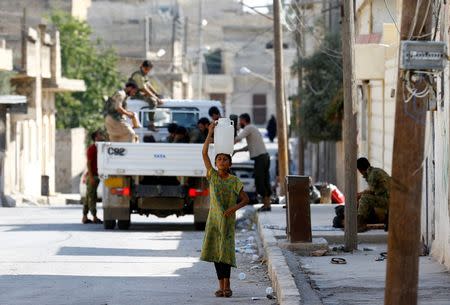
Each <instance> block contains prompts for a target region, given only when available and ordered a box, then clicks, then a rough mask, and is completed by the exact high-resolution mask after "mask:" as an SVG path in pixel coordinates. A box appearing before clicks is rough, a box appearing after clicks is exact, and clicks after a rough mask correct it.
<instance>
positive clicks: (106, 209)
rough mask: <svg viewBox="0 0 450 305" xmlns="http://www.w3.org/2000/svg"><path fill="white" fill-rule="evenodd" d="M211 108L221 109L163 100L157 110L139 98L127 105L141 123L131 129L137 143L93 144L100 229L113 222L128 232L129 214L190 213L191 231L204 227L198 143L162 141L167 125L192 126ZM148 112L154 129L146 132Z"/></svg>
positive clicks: (203, 187) (208, 103)
mask: <svg viewBox="0 0 450 305" xmlns="http://www.w3.org/2000/svg"><path fill="white" fill-rule="evenodd" d="M212 106H216V107H218V108H219V109H221V103H220V102H218V101H193V100H165V101H164V105H163V106H160V107H159V108H157V109H156V110H150V109H149V108H148V106H147V104H146V103H145V102H143V101H140V100H131V101H129V102H128V109H129V110H131V111H134V112H136V113H138V116H139V119H140V122H141V123H142V128H139V129H136V130H135V131H136V134H137V135H138V136H139V143H118V142H100V143H98V144H97V145H98V146H97V148H98V169H99V174H100V176H101V177H102V179H103V185H104V187H103V196H102V201H103V213H104V215H103V217H104V227H105V229H114V228H115V226H116V222H117V225H118V227H119V229H123V230H126V229H128V228H129V226H130V215H131V214H140V215H147V216H148V215H150V214H153V215H156V216H158V217H167V216H169V215H177V216H183V215H187V214H194V223H195V226H196V228H198V229H201V228H203V227H204V225H205V223H206V219H207V216H208V211H209V196H208V195H209V194H208V183H207V181H206V178H205V176H206V169H205V167H204V165H203V161H202V156H201V151H202V144H189V143H187V144H181V143H180V144H179V143H167V141H166V139H167V136H168V131H167V127H168V125H169V124H170V123H176V124H178V125H181V126H184V127H186V128H187V129H193V128H196V127H197V121H198V120H199V118H201V117H208V110H209V108H210V107H212ZM150 112H154V119H153V121H154V128H148V127H149V126H148V125H149V113H150ZM144 139H146V140H147V141H148V139H151V142H152V143H144Z"/></svg>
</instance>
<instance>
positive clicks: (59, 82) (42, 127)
mask: <svg viewBox="0 0 450 305" xmlns="http://www.w3.org/2000/svg"><path fill="white" fill-rule="evenodd" d="M13 51H14V52H15V53H18V54H23V58H21V62H22V64H23V66H22V67H21V69H20V72H19V73H18V74H15V75H14V76H13V78H12V80H11V83H12V85H13V86H14V87H15V91H16V93H18V94H20V95H24V96H26V97H27V101H28V102H27V104H26V105H25V106H24V107H20V108H16V109H14V110H13V111H10V112H9V113H8V114H7V117H6V126H7V140H6V157H5V169H6V170H5V172H6V173H7V175H6V177H5V193H7V194H20V195H23V196H25V197H29V198H33V199H35V198H38V197H39V196H41V195H46V196H48V195H50V194H53V193H54V192H55V149H56V148H55V147H56V143H55V133H56V125H55V113H56V109H55V94H56V93H58V92H71V91H83V90H85V84H84V81H82V80H72V79H67V78H64V77H63V76H62V75H61V57H60V56H61V54H60V44H59V33H58V32H57V31H56V32H53V33H52V34H50V33H48V32H47V30H46V26H45V25H40V26H39V28H38V29H34V28H28V27H27V28H26V30H25V31H24V37H23V44H22V46H21V48H20V49H13Z"/></svg>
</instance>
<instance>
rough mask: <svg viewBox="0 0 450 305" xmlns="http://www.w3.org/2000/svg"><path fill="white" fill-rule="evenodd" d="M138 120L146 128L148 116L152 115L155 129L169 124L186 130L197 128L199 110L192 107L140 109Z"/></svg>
mask: <svg viewBox="0 0 450 305" xmlns="http://www.w3.org/2000/svg"><path fill="white" fill-rule="evenodd" d="M140 113H141V115H140V120H141V123H142V126H143V127H145V128H147V127H148V124H149V114H150V113H154V118H153V121H154V125H155V127H159V128H165V127H167V126H168V125H169V124H170V123H176V124H177V125H179V126H184V127H186V128H190V127H195V126H197V122H198V120H199V110H198V109H197V108H193V107H184V108H181V107H179V108H157V109H145V108H144V109H142V110H141V111H140Z"/></svg>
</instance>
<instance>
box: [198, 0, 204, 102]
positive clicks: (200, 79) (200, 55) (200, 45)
mask: <svg viewBox="0 0 450 305" xmlns="http://www.w3.org/2000/svg"><path fill="white" fill-rule="evenodd" d="M197 65H198V67H197V68H198V80H197V81H198V87H197V98H198V99H202V98H203V0H198V63H197Z"/></svg>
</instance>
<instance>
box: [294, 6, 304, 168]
mask: <svg viewBox="0 0 450 305" xmlns="http://www.w3.org/2000/svg"><path fill="white" fill-rule="evenodd" d="M296 1H297V5H294V11H295V15H296V17H297V29H296V31H295V35H294V38H295V43H296V45H297V77H298V83H297V103H298V104H297V109H296V117H297V141H298V146H297V149H298V174H299V175H304V174H305V143H304V140H303V137H302V135H301V133H300V128H301V121H300V114H301V106H302V98H301V93H302V89H303V56H304V54H305V48H304V46H305V44H304V35H303V27H302V26H301V24H300V23H301V22H303V16H304V15H303V11H300V2H301V0H296ZM300 19H302V20H300Z"/></svg>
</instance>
